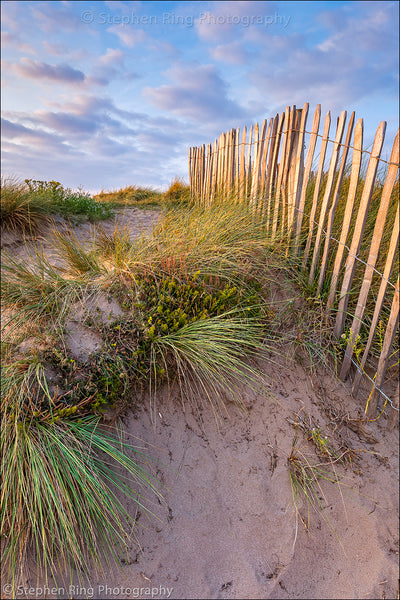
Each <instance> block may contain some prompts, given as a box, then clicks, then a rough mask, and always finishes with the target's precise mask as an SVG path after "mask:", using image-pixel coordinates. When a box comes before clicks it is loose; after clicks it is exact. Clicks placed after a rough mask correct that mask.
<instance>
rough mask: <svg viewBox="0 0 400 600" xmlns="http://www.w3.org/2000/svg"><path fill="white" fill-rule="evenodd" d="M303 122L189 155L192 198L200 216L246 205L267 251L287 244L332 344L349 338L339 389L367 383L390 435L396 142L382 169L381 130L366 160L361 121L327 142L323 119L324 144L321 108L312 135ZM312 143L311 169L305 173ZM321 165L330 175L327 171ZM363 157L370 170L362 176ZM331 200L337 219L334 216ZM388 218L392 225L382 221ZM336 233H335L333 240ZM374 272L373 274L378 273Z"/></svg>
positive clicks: (273, 123)
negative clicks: (270, 245) (376, 350)
mask: <svg viewBox="0 0 400 600" xmlns="http://www.w3.org/2000/svg"><path fill="white" fill-rule="evenodd" d="M308 112H309V105H308V104H307V103H306V104H305V105H304V106H303V108H302V109H300V110H299V109H296V107H295V106H293V107H287V108H286V111H285V112H283V113H282V114H280V115H278V114H277V115H276V116H275V117H274V118H271V119H270V120H269V122H268V121H267V120H264V122H263V123H262V125H261V127H260V126H259V125H258V123H256V124H255V125H254V127H253V126H251V128H250V131H249V135H248V136H247V130H246V127H244V128H243V131H242V134H241V135H240V130H239V129H232V130H231V131H228V132H227V133H222V134H221V135H220V136H219V138H218V139H217V140H215V142H214V144H212V145H211V144H208V146H207V147H206V146H205V145H203V146H200V147H193V148H190V152H189V177H190V187H191V194H192V198H193V199H194V201H196V202H198V203H200V204H202V205H204V206H205V207H207V206H210V205H211V204H212V203H213V202H214V201H216V200H218V201H221V199H224V198H227V199H228V198H231V199H233V200H234V201H236V202H245V203H247V204H248V206H249V207H250V209H251V210H253V211H254V215H255V217H256V218H260V219H263V220H264V222H265V225H266V235H267V236H269V237H270V239H271V241H272V242H273V241H274V240H278V239H279V240H282V239H286V240H287V252H288V253H289V252H292V253H293V254H294V255H296V256H297V257H300V259H301V262H302V268H303V270H304V271H305V272H306V273H307V275H308V280H309V284H310V285H315V286H316V291H317V293H318V294H320V293H321V291H322V290H324V297H325V296H326V312H327V316H329V318H330V322H331V323H332V326H333V331H334V335H335V336H336V338H340V337H341V336H342V334H343V333H344V332H349V333H348V335H349V336H350V338H349V342H348V344H347V348H346V351H345V354H344V359H343V362H342V364H341V368H340V378H341V379H342V380H345V379H346V378H347V377H348V376H349V375H350V374H351V375H352V378H353V381H352V392H353V394H354V395H356V394H357V392H359V391H360V384H361V382H362V381H363V382H364V384H365V381H366V380H367V381H368V385H369V386H370V389H371V393H370V395H369V400H368V415H369V416H374V415H375V413H376V410H377V403H378V399H379V397H380V396H381V395H383V397H384V399H385V402H386V403H389V405H391V407H392V408H391V410H390V413H389V420H388V427H393V426H394V424H395V422H396V420H397V418H398V414H399V413H398V410H399V409H398V406H399V400H398V396H399V388H398V387H397V392H396V393H395V394H392V397H389V396H387V395H386V393H385V392H384V391H383V389H382V388H383V384H384V378H385V373H386V371H387V369H388V366H389V365H392V364H393V357H391V349H392V346H393V342H394V339H395V336H396V332H397V330H398V323H399V279H398V277H397V281H396V282H395V280H394V276H393V270H394V265H395V263H396V256H397V252H396V250H397V247H398V241H399V200H398V193H397V194H396V192H398V183H399V180H398V169H399V133H398V132H397V135H396V138H395V140H394V144H393V149H392V152H391V156H390V160H389V162H386V161H384V160H383V159H382V158H381V152H382V146H383V142H384V137H385V131H386V123H385V122H384V121H382V122H381V123H380V125H379V127H378V129H377V132H376V135H375V139H374V143H373V146H372V150H371V151H369V152H368V151H367V150H365V149H363V120H362V119H359V120H358V121H357V123H356V124H355V126H354V123H355V113H354V112H353V113H352V114H351V115H350V119H349V121H348V124H347V130H346V131H345V129H346V128H345V125H346V118H347V113H346V111H343V112H342V113H341V115H340V117H339V118H338V120H337V124H336V132H335V137H334V140H332V139H330V138H329V131H330V128H331V115H330V112H328V113H327V115H326V117H325V121H324V126H323V132H322V135H321V134H320V133H319V131H320V121H321V105H318V106H317V109H316V111H315V114H314V117H313V121H312V125H311V130H310V131H308V130H307V128H306V123H307V118H308ZM318 140H320V148H319V159H318V167H317V169H316V171H312V168H313V161H314V154H315V151H316V147H317V142H318ZM307 142H308V148H307ZM306 150H307V152H306ZM328 156H330V159H329V166H328V168H327V170H325V169H324V165H325V162H326V159H327V157H328ZM365 157H366V158H367V161H368V164H367V167H366V169H364V172H363V171H362V160H363V158H364V162H365ZM316 158H317V156H316ZM381 164H383V165H384V166H385V171H386V173H385V179H384V183H383V182H382V181H378V179H377V173H378V167H379V166H380V165H381ZM350 165H351V166H350ZM363 166H364V165H363ZM378 188H379V199H378V204H379V206H376V205H375V204H376V201H375V202H374V201H373V202H371V199H373V200H374V199H375V198H376V190H377V189H378ZM311 192H312V193H311ZM339 198H340V202H342V205H344V209H343V208H342V209H341V210H340V211H336V209H337V208H338V202H339ZM343 198H345V200H343ZM394 203H395V205H394ZM396 203H397V208H396ZM389 208H390V210H389ZM394 212H396V215H395V218H394V219H393V215H394ZM388 214H389V215H392V218H388ZM371 215H372V227H373V233H372V235H371ZM335 217H336V219H335ZM338 219H339V221H338ZM367 224H368V228H369V232H370V235H369V237H368V244H369V247H368V248H366V247H365V243H366V242H365V236H364V234H365V229H366V225H367ZM334 231H336V232H338V233H337V234H336V237H334V235H333V232H334ZM363 236H364V237H363ZM337 238H339V239H337ZM361 249H362V250H363V252H362V254H363V256H365V257H366V258H365V259H364V260H363V259H362V258H361V257H360V250H361ZM378 264H379V265H380V268H381V271H379V270H378V269H377V265H378ZM356 269H358V270H359V269H363V274H362V277H358V278H357V281H358V284H357V286H356V287H354V282H355V273H356ZM358 272H359V271H358ZM373 282H374V285H373ZM355 293H357V294H358V298H357V302H356V303H355V302H354V301H353V305H354V308H353V312H352V314H350V312H349V310H348V304H349V298H352V297H353V296H354V294H355ZM371 297H372V299H373V302H374V309H373V314H372V317H371V318H368V322H365V319H363V317H364V316H365V309H366V306H367V301H369V303H371ZM388 299H389V301H390V302H391V306H390V311H389V309H388V307H387V302H388ZM385 303H386V312H387V313H388V314H389V316H388V317H386V318H385V319H384V321H385V322H386V323H385V327H384V331H382V322H383V321H382V308H383V306H384V304H385ZM369 305H370V304H369ZM362 327H363V332H364V336H367V337H368V339H367V341H366V343H365V347H364V349H363V352H362V353H360V352H359V351H357V343H356V340H357V336H358V335H359V333H360V330H361V328H362ZM365 330H366V333H365ZM377 331H378V333H379V337H380V356H379V359H378V360H377V364H376V361H375V364H374V367H373V369H374V373H373V374H372V373H371V375H369V374H368V373H367V360H368V359H369V356H370V352H371V346H372V344H373V340H374V336H376V335H377ZM355 359H357V360H355ZM354 367H355V369H354ZM369 369H370V370H371V368H370V367H369Z"/></svg>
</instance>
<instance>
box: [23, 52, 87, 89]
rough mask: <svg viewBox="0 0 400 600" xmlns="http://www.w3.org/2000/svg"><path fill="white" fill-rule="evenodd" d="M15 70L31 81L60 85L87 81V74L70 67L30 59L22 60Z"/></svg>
mask: <svg viewBox="0 0 400 600" xmlns="http://www.w3.org/2000/svg"><path fill="white" fill-rule="evenodd" d="M14 70H15V71H16V72H17V73H18V74H19V75H21V76H23V77H28V78H29V79H47V80H49V81H55V82H60V83H73V84H75V83H81V82H83V81H84V80H85V74H84V73H83V72H82V71H78V70H77V69H73V68H72V67H70V66H69V65H64V64H61V65H49V64H47V63H43V62H39V61H38V60H31V59H30V58H21V61H20V63H19V64H16V65H14Z"/></svg>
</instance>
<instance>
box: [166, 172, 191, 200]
mask: <svg viewBox="0 0 400 600" xmlns="http://www.w3.org/2000/svg"><path fill="white" fill-rule="evenodd" d="M164 200H165V202H166V203H167V204H169V205H174V204H188V203H189V201H190V186H189V185H187V184H186V183H185V182H184V181H183V179H180V178H179V177H175V179H174V180H173V181H172V182H171V185H170V186H169V188H168V190H167V191H166V192H164Z"/></svg>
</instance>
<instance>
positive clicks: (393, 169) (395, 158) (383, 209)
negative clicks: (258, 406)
mask: <svg viewBox="0 0 400 600" xmlns="http://www.w3.org/2000/svg"><path fill="white" fill-rule="evenodd" d="M398 162H399V132H397V135H396V139H395V140H394V144H393V149H392V154H391V156H390V163H392V164H389V169H388V172H387V175H386V180H385V183H384V186H383V190H382V196H381V200H380V203H379V210H378V214H377V216H376V220H375V227H374V232H373V234H372V240H371V246H370V249H369V255H368V259H367V266H366V268H365V273H364V279H363V283H362V286H361V291H360V295H359V296H358V302H357V307H356V312H355V315H354V319H353V323H352V324H351V332H352V334H351V335H352V338H353V339H356V337H357V335H358V334H359V331H360V329H361V325H362V322H363V321H362V320H363V316H364V311H365V307H366V304H367V298H368V294H369V290H370V287H371V284H372V278H373V276H374V272H375V265H376V261H377V260H378V253H379V248H380V245H381V240H382V235H383V231H384V227H385V221H386V216H387V213H388V209H389V203H390V198H391V195H392V191H393V186H394V184H395V181H396V178H397V174H398V172H399V168H398V166H397V164H398ZM352 356H353V348H352V346H351V345H350V342H349V344H348V346H347V348H346V353H345V357H344V360H343V363H342V368H341V371H340V376H341V377H342V378H345V377H346V375H347V373H348V371H349V369H350V367H351V357H352Z"/></svg>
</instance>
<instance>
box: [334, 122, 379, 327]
mask: <svg viewBox="0 0 400 600" xmlns="http://www.w3.org/2000/svg"><path fill="white" fill-rule="evenodd" d="M385 131H386V122H385V121H382V123H381V124H380V125H379V127H378V130H377V132H376V135H375V140H374V144H373V147H372V152H371V157H370V159H369V163H368V168H367V174H366V176H365V182H364V188H363V191H362V195H361V201H360V207H359V209H358V215H357V220H356V224H355V228H354V234H353V239H352V241H351V244H350V250H349V254H348V257H347V261H346V270H345V273H344V277H343V283H342V289H341V292H340V300H339V307H338V314H337V318H336V323H335V327H334V335H335V336H336V337H339V336H340V335H341V334H342V332H343V329H344V322H345V319H346V314H347V313H346V311H347V305H348V302H349V293H350V291H351V285H352V283H353V277H354V272H355V268H356V259H357V256H358V251H359V249H360V245H361V240H362V236H363V233H364V229H365V224H366V222H367V215H368V209H369V205H370V202H371V196H372V191H373V187H374V182H375V177H376V171H377V169H378V164H379V157H380V154H381V151H382V145H383V140H384V138H385Z"/></svg>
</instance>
